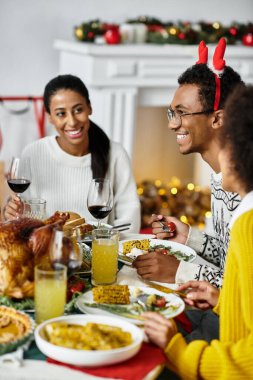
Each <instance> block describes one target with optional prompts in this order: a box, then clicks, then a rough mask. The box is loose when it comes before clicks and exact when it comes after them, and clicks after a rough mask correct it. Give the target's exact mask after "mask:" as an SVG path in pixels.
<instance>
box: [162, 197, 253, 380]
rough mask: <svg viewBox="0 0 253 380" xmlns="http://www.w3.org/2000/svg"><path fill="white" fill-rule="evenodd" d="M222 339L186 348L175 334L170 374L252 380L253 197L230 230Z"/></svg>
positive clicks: (221, 306) (218, 309)
mask: <svg viewBox="0 0 253 380" xmlns="http://www.w3.org/2000/svg"><path fill="white" fill-rule="evenodd" d="M214 311H216V312H218V313H219V314H220V339H219V340H213V341H212V342H211V344H210V345H208V343H207V342H205V341H201V340H199V341H194V342H192V343H190V344H188V345H187V343H186V342H185V340H184V338H183V337H182V335H181V334H176V335H175V336H174V337H173V339H172V340H171V341H170V343H169V345H168V347H167V348H166V355H167V356H168V359H169V365H170V366H171V368H172V369H173V370H174V371H176V372H177V373H179V374H180V376H181V377H182V378H183V379H187V380H191V379H198V378H201V379H215V380H218V379H221V380H225V379H228V380H230V379H233V380H237V379H238V380H239V379H240V380H242V379H247V380H249V379H253V191H252V192H250V193H249V194H247V196H246V197H245V198H244V199H243V201H242V203H241V205H240V206H239V208H238V209H237V211H236V214H235V215H234V217H233V220H232V224H231V241H230V245H229V250H228V258H227V262H226V269H225V276H224V283H223V288H222V291H221V296H220V299H219V304H218V305H217V307H216V308H215V310H214Z"/></svg>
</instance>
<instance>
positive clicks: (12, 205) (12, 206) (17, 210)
mask: <svg viewBox="0 0 253 380" xmlns="http://www.w3.org/2000/svg"><path fill="white" fill-rule="evenodd" d="M23 210H24V204H23V202H22V201H21V199H20V198H19V197H17V196H16V195H15V196H13V197H11V198H10V199H9V200H8V202H7V204H6V206H5V207H4V210H3V214H4V219H5V220H13V219H17V217H18V216H20V215H21V214H22V213H23Z"/></svg>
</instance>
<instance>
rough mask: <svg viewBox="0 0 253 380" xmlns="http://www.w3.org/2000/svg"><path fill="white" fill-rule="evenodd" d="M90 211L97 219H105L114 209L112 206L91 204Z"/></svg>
mask: <svg viewBox="0 0 253 380" xmlns="http://www.w3.org/2000/svg"><path fill="white" fill-rule="evenodd" d="M88 210H89V212H90V213H91V215H92V216H94V218H96V219H104V218H105V217H106V216H107V215H109V214H110V212H111V211H112V207H109V206H89V207H88Z"/></svg>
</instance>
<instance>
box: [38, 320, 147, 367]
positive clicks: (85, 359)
mask: <svg viewBox="0 0 253 380" xmlns="http://www.w3.org/2000/svg"><path fill="white" fill-rule="evenodd" d="M35 341H36V344H37V346H38V348H39V349H40V351H41V352H42V353H43V354H44V355H46V356H48V357H50V358H52V359H55V360H57V361H60V362H62V363H67V364H74V365H78V366H86V367H98V366H103V365H109V364H115V363H119V362H122V361H125V360H127V359H130V358H131V357H133V356H134V355H136V354H137V353H138V351H139V350H140V347H141V344H142V341H143V331H142V330H141V329H140V328H138V327H137V326H135V325H133V324H131V323H129V322H125V321H122V320H120V319H118V318H116V317H105V316H102V315H96V316H95V315H89V314H86V315H69V316H63V317H58V318H53V319H50V320H47V321H45V322H43V323H41V324H40V325H39V326H38V327H37V328H36V330H35Z"/></svg>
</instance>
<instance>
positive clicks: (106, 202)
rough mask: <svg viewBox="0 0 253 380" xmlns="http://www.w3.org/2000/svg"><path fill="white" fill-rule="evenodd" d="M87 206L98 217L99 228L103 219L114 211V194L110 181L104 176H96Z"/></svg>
mask: <svg viewBox="0 0 253 380" xmlns="http://www.w3.org/2000/svg"><path fill="white" fill-rule="evenodd" d="M87 206H88V210H89V212H90V213H91V215H92V216H93V217H94V218H96V219H97V221H98V225H97V228H100V226H101V219H104V218H105V217H107V215H109V214H110V212H111V211H112V206H113V195H112V188H111V184H110V181H109V180H108V179H104V178H95V179H93V180H92V181H91V183H90V186H89V192H88V198H87Z"/></svg>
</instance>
